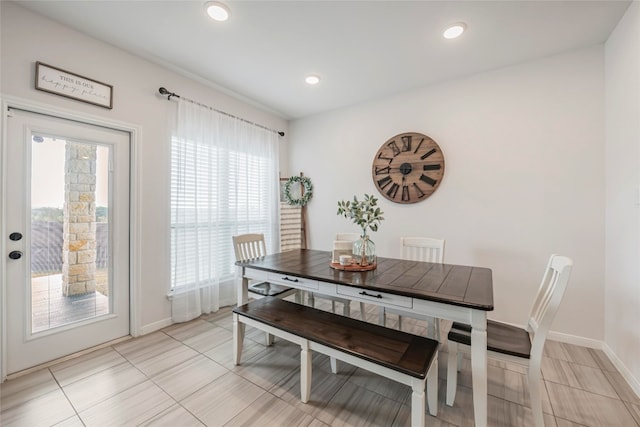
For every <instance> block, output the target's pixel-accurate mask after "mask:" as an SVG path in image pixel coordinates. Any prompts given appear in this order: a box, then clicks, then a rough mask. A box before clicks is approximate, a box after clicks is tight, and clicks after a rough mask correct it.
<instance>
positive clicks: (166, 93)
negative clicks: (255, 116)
mask: <svg viewBox="0 0 640 427" xmlns="http://www.w3.org/2000/svg"><path fill="white" fill-rule="evenodd" d="M158 92H160V95H167V101H170V100H171V97H174V98H180V95H178V94H177V93H175V92H170V91H168V90H167V89H166V88H164V87H161V88H160V89H158ZM185 100H187V101H190V102H193V103H194V104H198V105H202V106H204V107H207V108H210V109H212V110H213V111H216V112H218V113H220V114H224V115H226V116H229V117H233V118H234V119H238V120H242V121H243V122H246V123H249V124H252V125H254V126H258V127H260V128H262V129H266V130H270V131H272V132H275V133H277V134H278V135H280V136H284V132H282V131H278V130H275V129H271V128H268V127H266V126H262V125H259V124H257V123H254V122H251V121H249V120H246V119H243V118H242V117H237V116H234V115H233V114H229V113H227V112H224V111H220V110H218V109H216V108H213V107H209V106H208V105H204V104H200V103H198V102H195V101H192V100H190V99H187V98H185Z"/></svg>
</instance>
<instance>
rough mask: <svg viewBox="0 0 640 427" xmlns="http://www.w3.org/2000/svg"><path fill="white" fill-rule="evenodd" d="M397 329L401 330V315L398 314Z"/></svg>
mask: <svg viewBox="0 0 640 427" xmlns="http://www.w3.org/2000/svg"><path fill="white" fill-rule="evenodd" d="M398 330H399V331H401V330H402V316H400V315H399V314H398Z"/></svg>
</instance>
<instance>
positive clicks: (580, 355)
mask: <svg viewBox="0 0 640 427" xmlns="http://www.w3.org/2000/svg"><path fill="white" fill-rule="evenodd" d="M562 346H563V347H564V349H565V352H566V354H567V356H568V358H569V362H572V363H577V364H579V365H586V366H591V367H592V368H599V366H598V362H596V359H594V357H593V356H592V355H591V352H590V350H591V349H589V348H587V347H580V346H577V345H573V344H567V343H562Z"/></svg>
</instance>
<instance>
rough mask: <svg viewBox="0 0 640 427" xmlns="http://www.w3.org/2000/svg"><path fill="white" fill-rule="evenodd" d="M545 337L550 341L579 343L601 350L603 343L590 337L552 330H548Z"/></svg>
mask: <svg viewBox="0 0 640 427" xmlns="http://www.w3.org/2000/svg"><path fill="white" fill-rule="evenodd" d="M547 339H550V340H552V341H560V342H563V343H567V344H574V345H579V346H582V347H588V348H595V349H597V350H602V347H603V345H604V344H603V342H602V341H599V340H594V339H592V338H585V337H580V336H577V335H571V334H563V333H562V332H553V331H549V334H548V335H547Z"/></svg>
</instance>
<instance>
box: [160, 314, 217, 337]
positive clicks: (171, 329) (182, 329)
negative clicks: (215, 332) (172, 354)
mask: <svg viewBox="0 0 640 427" xmlns="http://www.w3.org/2000/svg"><path fill="white" fill-rule="evenodd" d="M214 328H216V326H215V325H213V324H212V323H211V322H207V321H206V320H203V319H202V318H199V319H195V320H192V321H190V322H184V323H174V324H173V325H171V326H167V327H166V328H163V329H162V332H164V333H165V334H167V335H169V336H170V337H172V338H174V339H176V340H178V341H184V340H186V339H188V338H191V337H193V336H195V335H198V334H201V333H203V332H207V331H210V330H211V329H214Z"/></svg>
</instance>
